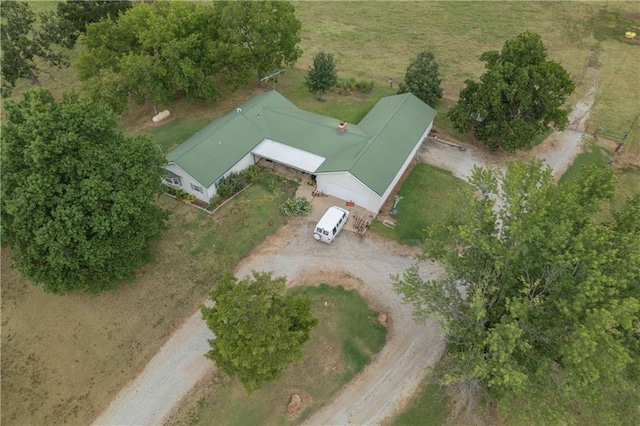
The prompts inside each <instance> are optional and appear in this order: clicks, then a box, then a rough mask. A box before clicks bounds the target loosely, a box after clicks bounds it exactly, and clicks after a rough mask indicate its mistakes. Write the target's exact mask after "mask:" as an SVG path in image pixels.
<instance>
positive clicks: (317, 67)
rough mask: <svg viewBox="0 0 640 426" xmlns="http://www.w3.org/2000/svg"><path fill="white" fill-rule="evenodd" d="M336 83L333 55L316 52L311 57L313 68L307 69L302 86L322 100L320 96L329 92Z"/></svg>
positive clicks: (336, 76) (336, 75)
mask: <svg viewBox="0 0 640 426" xmlns="http://www.w3.org/2000/svg"><path fill="white" fill-rule="evenodd" d="M337 82H338V74H337V71H336V65H335V63H334V61H333V53H325V52H323V51H320V52H318V53H317V54H316V55H315V56H314V57H313V66H311V67H309V71H307V75H306V76H305V77H304V85H305V87H306V88H307V89H309V91H310V92H311V93H315V94H317V95H318V98H322V94H323V93H325V92H326V91H327V90H330V89H331V88H332V87H333V86H335V85H336V83H337Z"/></svg>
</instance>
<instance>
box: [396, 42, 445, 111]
mask: <svg viewBox="0 0 640 426" xmlns="http://www.w3.org/2000/svg"><path fill="white" fill-rule="evenodd" d="M441 83H442V79H441V78H440V72H439V70H438V63H437V62H436V58H435V56H433V53H431V52H430V51H428V50H425V51H423V52H420V53H418V55H417V56H416V57H415V58H413V59H412V60H411V62H410V63H409V66H407V70H406V72H405V74H404V82H403V83H400V90H399V91H398V93H406V92H411V93H413V94H414V95H415V96H417V97H418V98H420V99H421V100H422V101H423V102H424V103H426V104H428V105H430V106H434V105H435V103H436V101H437V100H438V99H440V98H442V87H441V86H440V84H441Z"/></svg>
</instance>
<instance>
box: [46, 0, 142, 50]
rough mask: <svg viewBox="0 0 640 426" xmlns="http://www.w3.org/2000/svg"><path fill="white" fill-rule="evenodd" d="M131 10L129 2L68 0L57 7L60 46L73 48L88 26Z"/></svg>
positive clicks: (124, 0)
mask: <svg viewBox="0 0 640 426" xmlns="http://www.w3.org/2000/svg"><path fill="white" fill-rule="evenodd" d="M129 8H131V1H129V0H117V1H113V0H80V1H78V0H73V1H70V0H67V1H64V2H60V3H58V4H57V6H56V25H57V30H58V37H59V38H58V40H59V44H61V45H62V46H65V47H67V48H69V49H71V48H73V46H74V45H75V44H76V41H77V40H78V37H79V36H80V35H81V34H84V32H85V30H86V27H87V25H88V24H91V23H93V22H98V21H101V20H102V19H104V18H107V17H111V18H112V19H114V20H115V19H116V18H117V17H118V15H119V14H120V13H122V12H124V11H126V10H127V9H129Z"/></svg>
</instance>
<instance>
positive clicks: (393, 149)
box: [167, 91, 436, 195]
mask: <svg viewBox="0 0 640 426" xmlns="http://www.w3.org/2000/svg"><path fill="white" fill-rule="evenodd" d="M435 115H436V111H435V110H433V109H432V108H431V107H429V106H428V105H426V104H425V103H424V102H422V101H421V100H419V99H418V98H416V97H415V96H413V95H411V94H409V93H407V94H403V95H396V96H389V97H386V98H383V99H381V100H380V101H379V102H378V103H377V104H376V106H375V107H374V108H373V109H372V110H371V111H370V112H369V113H368V114H367V116H366V117H364V118H363V119H362V121H361V122H360V123H359V124H358V125H355V124H348V126H347V131H346V132H345V133H342V134H339V133H338V132H337V127H338V123H339V120H338V119H335V118H331V117H326V116H323V115H319V114H314V113H311V112H307V111H303V110H301V109H299V108H297V107H296V106H295V105H294V104H293V103H291V102H290V101H288V100H287V99H286V98H285V97H283V96H282V95H280V94H279V93H278V92H276V91H270V92H266V93H263V94H260V95H258V96H255V97H253V98H251V99H249V100H248V101H247V102H245V103H244V104H242V105H240V106H239V107H238V108H237V109H234V110H233V111H231V112H230V113H228V114H227V115H225V116H223V117H220V118H218V119H216V120H214V121H212V122H211V123H210V124H209V125H207V126H206V127H205V128H204V129H202V130H200V131H199V132H198V133H196V134H195V135H193V136H192V137H191V138H189V139H188V140H187V141H186V142H184V143H183V144H181V145H180V146H178V147H177V148H176V149H174V150H173V151H171V152H169V153H168V154H167V159H168V161H169V162H173V163H175V164H177V165H178V166H180V167H181V168H182V169H183V170H184V171H186V172H187V173H189V174H190V175H191V176H193V177H194V178H195V179H196V180H197V181H198V182H200V183H201V184H202V185H204V186H207V187H208V186H210V185H211V184H213V182H215V181H216V180H217V179H219V178H220V177H221V176H223V175H224V174H225V173H226V172H227V171H228V170H229V169H230V168H231V167H233V165H234V164H235V163H236V162H238V161H239V160H240V159H241V158H242V157H244V156H245V155H247V154H248V153H249V152H251V150H252V149H254V148H255V147H256V146H257V145H258V144H259V143H260V142H261V141H262V140H263V139H265V138H269V139H271V140H274V141H276V142H280V143H283V144H286V145H290V146H292V147H295V148H298V149H301V150H304V151H307V152H311V153H313V154H316V155H320V156H322V157H324V158H326V160H325V161H324V163H322V165H320V167H319V168H318V170H317V171H316V172H317V173H322V172H337V171H349V172H351V174H353V175H354V176H355V177H357V178H358V179H360V180H361V181H362V182H363V183H364V184H365V185H367V186H369V187H370V188H371V189H372V190H373V191H375V192H376V193H377V194H379V195H382V194H383V193H384V192H385V191H386V189H387V187H388V186H389V184H390V183H391V182H392V180H393V178H394V177H395V175H396V174H397V172H398V170H399V169H400V167H401V166H402V164H403V163H404V162H405V160H406V159H407V156H408V155H409V154H410V152H411V150H412V149H413V148H414V147H415V143H416V141H417V140H418V138H419V137H420V136H421V135H422V134H423V133H424V131H425V130H426V128H427V127H428V126H429V124H430V123H431V121H432V120H433V118H434V117H435Z"/></svg>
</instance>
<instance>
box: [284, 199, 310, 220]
mask: <svg viewBox="0 0 640 426" xmlns="http://www.w3.org/2000/svg"><path fill="white" fill-rule="evenodd" d="M280 211H281V212H282V214H284V215H285V216H294V215H297V216H305V215H308V214H309V213H311V201H309V200H307V199H306V198H304V197H291V198H287V199H286V200H285V201H284V203H282V204H280Z"/></svg>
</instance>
